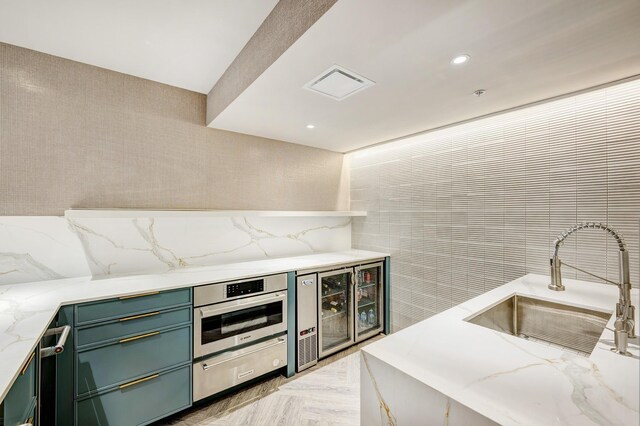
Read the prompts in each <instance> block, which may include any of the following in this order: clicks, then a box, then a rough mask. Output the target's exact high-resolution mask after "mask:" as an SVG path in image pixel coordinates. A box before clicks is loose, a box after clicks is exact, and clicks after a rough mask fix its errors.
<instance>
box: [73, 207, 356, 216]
mask: <svg viewBox="0 0 640 426" xmlns="http://www.w3.org/2000/svg"><path fill="white" fill-rule="evenodd" d="M366 215H367V212H365V211H330V210H327V211H306V210H302V211H289V210H186V209H185V210H182V209H157V210H143V209H70V210H66V211H65V212H64V216H65V217H68V218H135V217H230V216H248V217H260V216H261V217H355V216H366Z"/></svg>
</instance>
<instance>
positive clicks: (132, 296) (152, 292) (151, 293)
mask: <svg viewBox="0 0 640 426" xmlns="http://www.w3.org/2000/svg"><path fill="white" fill-rule="evenodd" d="M159 293H160V292H159V291H150V292H149V293H140V294H132V295H131V296H121V297H119V298H118V299H120V300H127V299H135V298H136V297H145V296H153V295H154V294H159Z"/></svg>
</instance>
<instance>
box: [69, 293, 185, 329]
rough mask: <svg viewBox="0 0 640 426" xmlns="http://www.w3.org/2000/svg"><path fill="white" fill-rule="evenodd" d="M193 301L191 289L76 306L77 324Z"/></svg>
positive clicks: (116, 317)
mask: <svg viewBox="0 0 640 426" xmlns="http://www.w3.org/2000/svg"><path fill="white" fill-rule="evenodd" d="M188 303H191V289H190V288H186V289H183V290H174V291H165V292H161V293H146V294H139V295H134V296H126V297H121V298H118V299H109V300H103V301H99V302H91V303H84V304H81V305H77V306H76V325H81V324H87V323H92V322H97V321H104V320H110V319H118V318H122V317H127V316H131V315H135V314H139V313H143V312H150V311H157V310H161V309H166V308H169V307H172V306H178V305H184V304H188Z"/></svg>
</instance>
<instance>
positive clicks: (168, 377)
mask: <svg viewBox="0 0 640 426" xmlns="http://www.w3.org/2000/svg"><path fill="white" fill-rule="evenodd" d="M189 406H191V364H188V365H184V366H181V367H178V368H174V369H171V370H168V371H164V372H160V373H156V374H153V375H149V376H146V377H143V378H140V379H138V380H135V381H132V382H130V383H125V384H123V385H120V386H118V387H115V388H113V389H110V390H107V391H105V392H102V393H100V394H99V395H96V396H92V397H88V398H84V399H81V400H78V401H77V402H76V424H77V425H82V426H85V425H86V426H93V425H95V426H107V425H109V426H112V425H118V426H121V425H122V426H125V425H145V424H149V423H152V422H154V421H156V420H159V419H161V418H163V417H166V416H168V415H170V414H173V413H175V412H178V411H180V410H183V409H185V408H187V407H189Z"/></svg>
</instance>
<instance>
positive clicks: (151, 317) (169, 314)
mask: <svg viewBox="0 0 640 426" xmlns="http://www.w3.org/2000/svg"><path fill="white" fill-rule="evenodd" d="M191 312H192V308H191V306H187V307H185V308H178V309H171V310H166V311H152V312H147V313H144V314H138V315H132V316H129V317H123V318H121V319H117V320H112V321H111V322H108V323H102V324H100V325H95V326H91V327H85V328H80V329H78V330H77V331H76V336H77V341H76V347H82V346H86V345H91V344H95V343H100V342H108V341H110V340H114V339H120V338H123V337H130V336H134V335H138V334H143V333H145V332H148V331H153V330H160V329H163V328H167V327H172V326H177V325H180V324H184V323H191Z"/></svg>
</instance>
